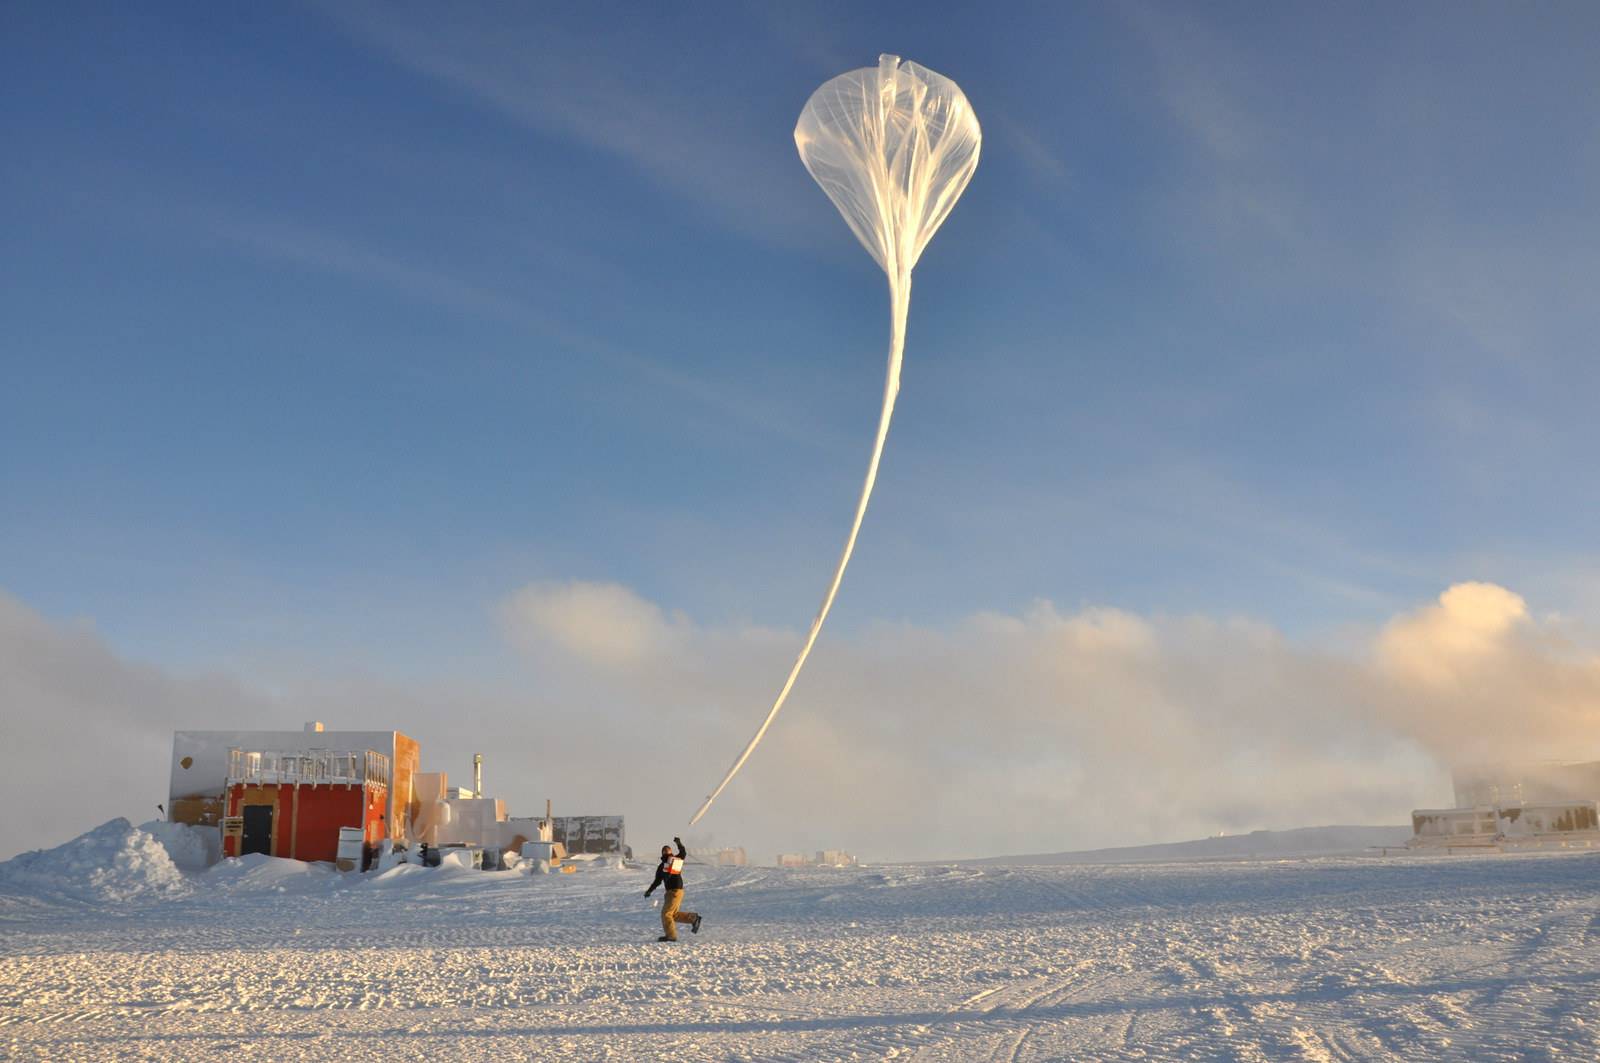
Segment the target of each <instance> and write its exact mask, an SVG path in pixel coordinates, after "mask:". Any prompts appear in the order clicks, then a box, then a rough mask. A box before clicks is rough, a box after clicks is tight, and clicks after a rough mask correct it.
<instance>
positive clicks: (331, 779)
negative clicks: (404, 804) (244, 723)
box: [228, 749, 389, 789]
mask: <svg viewBox="0 0 1600 1063" xmlns="http://www.w3.org/2000/svg"><path fill="white" fill-rule="evenodd" d="M235 783H249V784H252V785H273V784H277V785H287V786H316V785H319V784H322V783H326V784H328V785H338V786H363V785H368V786H379V787H383V788H384V789H387V788H388V786H389V758H388V757H386V756H384V755H383V754H382V753H378V752H375V751H374V750H371V749H361V750H335V749H306V750H297V751H294V752H284V751H281V750H250V749H230V750H228V785H229V786H232V785H234V784H235Z"/></svg>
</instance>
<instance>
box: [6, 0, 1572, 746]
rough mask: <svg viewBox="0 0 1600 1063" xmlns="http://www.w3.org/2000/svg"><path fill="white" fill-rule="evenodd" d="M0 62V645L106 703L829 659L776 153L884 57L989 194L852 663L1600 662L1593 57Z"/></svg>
mask: <svg viewBox="0 0 1600 1063" xmlns="http://www.w3.org/2000/svg"><path fill="white" fill-rule="evenodd" d="M0 30H3V32H0V79H3V84H4V91H3V92H0V145H3V150H0V233H3V237H0V239H3V244H4V254H3V256H0V321H3V322H4V328H3V331H0V368H3V380H4V387H0V589H4V590H5V591H6V592H8V593H9V594H11V595H13V596H14V597H15V598H16V599H18V600H20V601H22V602H24V603H26V604H27V606H28V607H29V608H30V609H32V610H36V611H37V612H38V613H39V614H40V615H42V616H44V617H46V618H49V619H50V620H51V621H52V622H58V623H63V624H66V623H77V622H87V623H90V624H92V626H93V629H94V630H95V631H96V632H97V633H98V635H99V636H100V637H102V638H103V639H104V640H105V642H106V643H107V644H108V645H109V646H111V647H114V648H115V650H116V651H117V652H118V653H120V654H123V655H125V656H126V657H128V658H130V659H132V660H135V661H139V662H146V663H148V664H150V665H151V666H154V667H159V668H164V669H170V670H173V671H174V672H176V673H182V674H193V673H216V672H222V673H226V674H228V675H233V676H238V677H241V679H242V681H244V682H246V683H252V684H256V685H258V686H261V687H265V688H267V689H271V688H273V687H274V685H275V684H277V683H279V682H280V681H282V680H283V678H284V677H285V676H292V677H303V676H307V675H312V676H315V675H346V674H350V673H360V674H370V675H376V676H380V677H383V678H384V679H386V680H393V681H397V682H404V681H407V680H412V679H417V680H423V679H435V678H438V677H441V676H444V677H448V676H460V675H471V676H474V677H482V676H491V677H500V678H503V679H507V680H508V681H509V680H513V679H515V677H516V676H518V675H520V674H521V673H520V672H519V671H518V668H519V666H518V665H517V664H516V661H515V658H514V655H512V654H510V653H508V651H507V649H506V645H505V640H504V639H503V638H502V635H501V633H500V631H499V630H498V621H497V615H498V614H497V609H498V607H499V603H501V602H503V601H504V600H505V598H506V597H507V595H509V594H511V593H513V592H514V591H515V590H516V589H517V588H518V587H521V586H524V585H527V584H530V583H538V582H541V581H568V580H579V581H595V582H604V583H615V584H618V585H621V586H625V587H628V588H631V590H632V592H633V593H636V594H637V595H638V596H639V597H640V598H641V599H643V600H646V601H649V602H653V603H659V605H660V606H661V608H663V609H665V610H668V611H682V612H683V613H684V614H685V615H688V616H692V617H693V618H695V621H696V622H698V623H702V624H707V625H713V626H738V625H749V626H754V627H758V628H777V629H784V630H791V631H792V630H794V629H797V628H799V627H800V626H801V625H802V624H803V623H804V622H805V621H806V620H807V619H809V617H810V614H811V611H812V610H813V609H814V607H815V602H816V599H817V597H818V595H819V594H820V592H821V589H822V585H823V582H824V579H825V577H826V575H827V572H828V568H829V566H830V564H831V562H832V559H833V558H834V556H835V554H836V552H837V550H838V546H839V542H840V540H841V539H842V536H843V534H844V532H845V530H846V528H847V522H848V519H849V515H850V511H851V507H852V505H853V503H854V499H855V494H856V491H857V488H858V486H859V483H860V477H861V473H862V469H863V467H864V464H865V460H866V456H867V452H868V448H869V445H870V442H871V432H872V428H873V424H874V418H875V416H876V411H877V404H878V400H879V397H880V389H881V374H882V371H883V367H882V360H883V350H884V346H885V342H886V332H887V308H886V298H885V291H884V284H883V280H882V277H881V275H880V274H879V273H878V272H877V270H876V267H875V266H874V265H873V264H872V262H871V261H870V259H869V258H868V257H867V256H866V255H865V254H864V253H863V252H862V251H861V249H860V248H859V246H857V245H856V243H855V241H854V240H853V239H852V238H851V236H850V234H849V233H848V231H847V230H846V229H845V227H844V225H843V223H842V222H841V221H840V220H839V218H838V217H837V215H836V214H835V213H834V210H833V208H832V206H831V205H830V204H829V203H828V202H827V200H826V199H825V198H824V197H823V195H822V194H821V192H820V191H819V190H818V189H816V188H815V186H814V185H813V184H812V183H811V181H810V180H809V178H808V177H807V175H806V174H805V172H804V170H803V168H802V167H801V165H800V163H799V160H798V159H797V157H796V155H795V151H794V147H793V143H792V140H791V131H792V128H793V124H794V121H795V118H796V117H797V115H798V113H799V110H800V108H801V106H802V105H803V103H804V102H805V99H806V97H807V96H808V95H809V94H810V92H811V90H812V89H814V88H815V87H816V86H817V85H818V84H820V83H821V82H822V81H824V80H826V79H827V78H829V77H831V76H833V75H835V74H837V73H840V72H843V71H844V70H847V69H850V68H852V67H856V66H864V65H871V64H873V63H874V62H875V59H876V56H877V54H878V53H879V52H880V51H893V52H896V53H898V54H901V55H903V56H905V57H907V58H910V59H915V60H916V61H918V62H920V63H923V64H924V65H926V66H929V67H931V68H933V69H935V70H938V71H940V72H941V73H944V74H947V75H948V76H950V77H952V78H954V79H955V80H956V81H957V82H958V83H960V84H961V86H962V87H963V88H964V89H965V91H966V93H967V95H968V97H969V99H970V100H971V102H972V105H973V107H974V108H975V110H976V112H977V114H978V117H979V119H980V121H981V122H982V123H983V126H984V130H985V143H984V151H983V158H982V162H981V163H980V165H979V168H978V172H977V175H976V177H975V179H974V180H973V183H972V185H971V187H970V188H969V189H968V191H967V193H966V195H965V197H964V198H963V200H962V202H961V203H960V204H959V205H958V207H957V209H956V210H955V212H954V214H953V215H952V216H951V218H950V220H949V221H948V222H947V223H946V225H945V227H944V229H943V230H942V231H941V232H940V233H939V235H938V236H937V237H936V238H935V240H934V241H933V243H932V245H931V247H930V248H929V250H928V252H927V253H926V255H925V256H924V257H923V260H922V262H921V264H920V265H919V267H918V271H917V275H916V286H915V290H914V295H913V299H912V308H911V326H910V334H909V339H908V343H907V361H906V370H905V377H904V384H903V390H902V392H901V398H900V404H899V408H898V412H897V415H896V420H895V423H894V428H893V431H892V433H891V436H890V440H889V447H888V451H887V454H886V456H885V461H884V466H883V471H882V474H881V476H880V479H879V482H878V488H877V493H876V495H875V497H874V500H873V504H872V508H871V510H870V511H869V513H868V516H867V521H866V525H865V528H864V531H863V534H862V538H861V541H860V545H859V547H858V550H857V553H856V556H855V560H854V561H853V563H852V567H851V569H850V571H849V573H848V575H847V577H846V580H845V585H844V588H843V591H842V592H841V596H840V599H839V604H838V606H837V608H836V610H835V612H834V615H833V618H832V620H831V621H830V628H829V632H837V633H838V634H839V635H841V636H843V637H848V636H849V634H850V633H851V632H861V631H864V630H868V629H870V628H872V627H873V626H875V625H896V624H906V625H923V626H929V627H934V628H938V627H940V626H948V625H951V624H955V623H958V622H959V621H960V620H961V618H964V617H968V616H971V615H973V614H975V613H981V612H984V611H999V612H1003V613H1018V612H1021V611H1023V610H1025V609H1027V608H1028V607H1029V603H1031V602H1033V601H1035V600H1036V599H1047V600H1049V601H1052V602H1054V603H1057V605H1058V606H1060V607H1061V608H1063V609H1068V610H1070V609H1077V608H1080V607H1088V606H1093V607H1098V606H1106V607H1111V608H1115V609H1121V610H1128V611H1130V612H1132V613H1136V614H1140V615H1157V616H1159V615H1175V616H1184V615H1191V614H1202V615H1206V616H1215V617H1248V618H1253V619H1255V620H1259V621H1261V622H1264V623H1267V624H1270V625H1272V626H1274V627H1275V628H1277V629H1280V630H1282V631H1284V632H1287V633H1288V634H1289V635H1291V636H1295V637H1307V638H1323V637H1327V638H1336V637H1337V633H1338V632H1339V631H1341V630H1343V629H1346V628H1347V627H1350V626H1352V625H1356V626H1360V625H1368V626H1370V625H1376V624H1381V623H1383V622H1384V621H1385V620H1386V619H1387V618H1389V617H1391V616H1393V615H1394V614H1396V613H1397V612H1399V611H1402V610H1405V609H1408V608H1411V607H1413V606H1415V605H1417V603H1420V602H1426V601H1428V600H1430V599H1431V598H1433V597H1434V596H1436V595H1437V594H1439V593H1440V592H1441V591H1442V590H1443V589H1444V588H1445V587H1447V586H1449V585H1451V584H1453V583H1456V582H1458V581H1462V580H1469V579H1476V580H1485V581H1491V582H1495V583H1499V584H1502V585H1505V586H1507V587H1510V588H1513V589H1514V590H1515V591H1516V592H1517V593H1519V594H1522V595H1524V596H1526V598H1527V599H1528V601H1529V604H1530V607H1531V608H1532V609H1533V610H1534V611H1535V612H1536V613H1539V614H1541V615H1542V614H1545V613H1560V614H1563V615H1567V616H1576V617H1578V618H1580V619H1584V620H1587V621H1591V622H1592V621H1593V620H1594V619H1595V618H1596V617H1597V616H1600V559H1597V556H1596V552H1595V548H1594V543H1595V542H1596V541H1597V535H1596V532H1597V530H1600V529H1597V520H1596V514H1597V513H1600V507H1597V506H1596V505H1595V502H1594V499H1595V497H1596V494H1597V492H1596V491H1595V486H1596V485H1595V476H1594V473H1593V471H1592V470H1593V467H1594V466H1593V458H1592V456H1593V455H1594V454H1595V453H1596V452H1597V449H1600V448H1597V444H1600V428H1597V420H1596V418H1595V417H1594V416H1593V414H1592V411H1591V406H1592V403H1593V400H1594V396H1595V395H1596V394H1597V391H1600V388H1597V385H1600V364H1597V360H1596V359H1595V358H1594V346H1595V343H1594V337H1595V336H1596V335H1600V299H1596V298H1595V296H1594V293H1593V286H1594V278H1595V277H1596V275H1597V269H1596V266H1597V265H1600V210H1597V207H1600V180H1597V179H1596V175H1597V173H1600V166H1597V164H1600V80H1597V79H1596V78H1595V76H1594V70H1595V69H1597V68H1600V12H1597V11H1596V10H1595V9H1593V8H1590V7H1587V6H1583V5H1566V6H1555V7H1545V8H1540V9H1538V10H1531V9H1520V10H1514V9H1508V8H1500V7H1495V6H1483V7H1478V6H1473V5H1460V4H1419V5H1407V6H1405V7H1404V8H1401V9H1383V8H1378V7H1347V8H1345V9H1342V10H1334V9H1328V8H1313V7H1310V6H1299V5H1270V6H1269V5H1245V4H1213V5H1204V6H1201V5H1176V6H1165V5H1132V4H1130V5H1071V6H1063V5H1050V4H1046V5H1038V6H1033V7H1029V6H1017V7H1014V8H1010V9H1008V10H1007V11H1006V12H1004V13H997V12H996V11H993V10H986V9H980V8H976V7H967V6H961V7H954V8H951V9H948V10H945V9H941V7H940V6H938V5H922V6H919V7H918V9H917V11H916V12H915V13H914V14H913V13H910V12H909V11H908V9H906V8H904V7H903V6H901V7H890V6H883V5H842V4H841V5H836V6H811V7H806V8H800V7H780V6H779V5H749V6H743V7H716V8H714V7H711V6H704V7H695V8H692V9H690V10H688V11H680V10H675V9H670V8H667V7H665V6H663V7H660V8H658V9H656V10H653V11H650V12H648V13H641V12H639V11H636V10H632V9H630V8H627V7H609V6H601V5H561V6H558V5H548V6H547V5H518V4H512V5H505V6H503V7H494V6H486V5H475V6H473V7H472V8H471V9H470V10H465V11H459V10H450V11H448V12H447V11H446V10H445V9H442V8H438V7H437V6H433V5H419V6H415V7H404V6H402V7H399V8H393V7H390V6H382V7H373V8H370V9H369V8H363V7H361V6H359V5H344V4H339V5H330V6H328V7H326V8H319V7H317V6H300V5H270V6H266V7H261V6H257V7H252V8H250V9H248V10H246V9H240V8H237V7H234V8H203V7H201V8H196V7H187V8H182V7H178V6H175V5H172V6H168V5H139V6H137V7H129V6H126V5H124V6H123V7H120V8H116V9H100V10H91V9H86V8H76V9H73V8H68V7H63V6H61V5H45V4H36V5H10V6H8V7H7V9H6V10H5V12H4V13H3V14H0ZM829 632H825V633H824V639H823V643H822V646H821V648H820V649H819V651H818V652H819V654H821V653H823V652H825V650H826V647H827V643H828V637H829ZM779 678H780V677H779V676H776V675H775V676H774V677H773V683H774V684H775V683H776V682H777V681H778V679H779ZM762 708H763V706H762V705H760V704H752V705H751V706H750V708H749V716H750V717H751V719H752V722H753V720H754V719H755V718H758V717H759V714H760V712H761V711H762ZM730 752H731V750H730ZM721 756H722V754H721V753H718V754H717V757H718V759H720V757H721Z"/></svg>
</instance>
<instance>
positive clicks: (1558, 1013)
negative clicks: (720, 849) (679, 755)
mask: <svg viewBox="0 0 1600 1063" xmlns="http://www.w3.org/2000/svg"><path fill="white" fill-rule="evenodd" d="M5 866H9V865H0V923H3V925H4V929H5V933H4V935H3V937H0V942H3V944H0V1055H5V1056H6V1057H7V1058H18V1059H29V1058H72V1059H110V1058H152V1059H199V1058H206V1057H212V1056H216V1055H221V1054H226V1055H228V1056H230V1057H233V1058H240V1059H284V1058H332V1057H339V1058H351V1059H379V1058H387V1059H408V1058H423V1057H432V1058H451V1059H458V1058H468V1059H471V1058H496V1059H522V1058H533V1059H557V1058H562V1059H606V1058H617V1059H624V1058H625V1059H630V1060H637V1059H658V1058H672V1059H680V1060H681V1059H795V1060H800V1059H806V1060H813V1059H851V1058H857V1059H879V1058H917V1059H929V1060H941V1059H948V1060H955V1059H961V1060H965V1059H999V1060H1029V1059H1239V1060H1255V1059H1307V1060H1327V1059H1398V1060H1416V1059H1434V1058H1439V1059H1473V1060H1481V1059H1508V1060H1509V1059H1518V1060H1520V1059H1574V1060H1593V1059H1595V1058H1600V858H1596V857H1591V856H1563V855H1548V854H1540V855H1520V856H1481V857H1458V858H1442V857H1435V858H1424V857H1404V858H1389V859H1378V858H1370V859H1367V858H1348V859H1324V860H1310V861H1296V862H1281V863H1263V864H1243V863H1237V864H1223V863H1213V864H1165V865H1143V866H1100V867H1088V866H1064V867H1030V868H1023V867H982V868H972V867H967V868H945V867H894V868H863V869H853V870H821V869H815V870H800V871H783V870H777V869H764V868H763V869H758V868H748V869H747V868H709V867H700V866H694V865H691V867H690V868H689V872H688V877H689V890H688V893H687V895H686V906H687V907H690V908H692V909H694V910H697V911H700V912H702V913H703V914H704V915H705V916H706V924H705V929H704V930H703V931H702V933H701V934H700V935H699V936H692V935H688V934H684V935H683V940H682V941H681V942H680V943H679V944H677V945H665V944H658V943H656V942H655V941H654V940H653V939H654V937H655V935H656V934H657V933H658V932H659V923H658V921H657V919H658V916H657V910H655V909H652V908H651V907H650V902H649V901H648V900H646V899H645V898H644V897H643V896H641V894H642V892H643V889H644V886H645V885H647V884H648V883H649V877H650V874H649V870H648V869H645V868H641V869H638V870H635V871H617V870H614V869H603V868H602V869H589V870H585V871H584V872H582V873H580V874H576V875H550V876H529V875H525V874H522V873H519V872H501V873H492V874H486V873H482V872H473V871H464V870H463V871H450V870H442V869H422V868H418V867H410V866H407V867H401V868H397V869H395V870H394V871H391V872H388V873H386V874H384V875H381V876H375V875H368V876H340V875H338V874H336V873H332V872H329V871H326V870H324V869H321V868H318V867H315V866H307V865H303V864H294V863H291V862H289V861H275V860H266V859H263V858H251V859H248V860H245V861H239V862H230V863H226V864H223V865H220V866H218V867H216V868H213V869H212V870H211V871H208V872H205V873H203V874H198V875H190V876H188V877H187V878H186V879H185V881H184V882H183V884H182V886H181V889H180V891H178V892H168V891H161V892H146V893H142V894H139V895H137V896H135V897H133V898H131V899H122V900H115V899H101V900H98V901H96V902H94V903H86V902H84V901H82V900H80V899H70V898H68V899H60V900H57V899H52V898H49V897H43V896H38V895H36V894H27V893H25V892H17V891H16V890H14V889H11V888H9V887H7V886H5V883H6V881H7V879H6V878H5V877H4V867H5Z"/></svg>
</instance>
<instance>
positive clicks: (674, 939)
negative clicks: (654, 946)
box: [656, 934, 678, 941]
mask: <svg viewBox="0 0 1600 1063" xmlns="http://www.w3.org/2000/svg"><path fill="white" fill-rule="evenodd" d="M656 940H657V941H677V940H678V939H677V938H669V937H667V935H665V934H662V935H661V936H660V937H658V938H656Z"/></svg>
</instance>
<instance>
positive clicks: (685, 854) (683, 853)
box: [672, 835, 689, 860]
mask: <svg viewBox="0 0 1600 1063" xmlns="http://www.w3.org/2000/svg"><path fill="white" fill-rule="evenodd" d="M672 840H673V841H675V842H677V843H678V859H679V860H687V859H688V858H689V850H687V849H685V848H684V847H683V839H682V838H680V837H678V836H677V835H673V836H672Z"/></svg>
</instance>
